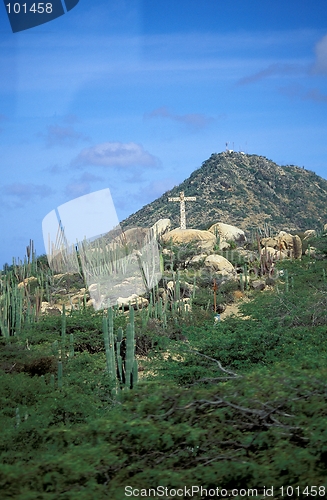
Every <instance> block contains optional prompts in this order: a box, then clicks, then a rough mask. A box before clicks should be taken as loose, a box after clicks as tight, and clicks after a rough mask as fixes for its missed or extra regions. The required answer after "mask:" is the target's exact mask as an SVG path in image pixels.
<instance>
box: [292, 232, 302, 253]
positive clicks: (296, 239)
mask: <svg viewBox="0 0 327 500" xmlns="http://www.w3.org/2000/svg"><path fill="white" fill-rule="evenodd" d="M301 257H302V240H301V238H300V236H298V235H297V234H296V235H295V236H293V258H294V259H301Z"/></svg>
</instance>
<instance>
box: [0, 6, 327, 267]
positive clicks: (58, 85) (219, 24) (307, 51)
mask: <svg viewBox="0 0 327 500" xmlns="http://www.w3.org/2000/svg"><path fill="white" fill-rule="evenodd" d="M0 63H1V64H0V68H1V69H0V71H1V78H0V151H1V174H2V175H1V177H0V201H1V206H2V210H1V212H0V228H1V246H0V267H1V266H2V265H3V264H4V263H5V262H8V263H11V262H12V258H13V257H16V258H17V257H19V258H23V257H24V255H25V248H26V245H27V244H28V243H29V240H30V239H33V240H34V243H35V247H36V251H37V254H42V253H44V251H45V249H44V246H43V239H42V219H43V218H44V217H45V216H46V214H47V213H48V212H50V211H51V210H52V209H54V208H56V207H57V206H59V205H61V204H63V203H66V202H68V201H69V200H72V199H74V198H76V197H78V196H81V195H84V194H87V193H90V192H93V191H97V190H100V189H104V188H106V187H109V188H110V190H111V194H112V198H113V200H114V203H115V206H116V210H117V214H118V217H119V220H123V219H124V218H126V217H127V216H128V215H130V214H131V213H134V212H135V211H137V210H138V209H139V208H141V207H142V206H143V205H145V204H146V203H149V202H151V201H153V200H154V199H156V198H157V197H158V196H160V195H161V194H163V193H164V192H165V191H167V190H168V189H170V188H172V187H173V186H174V185H177V184H179V183H180V182H181V181H183V180H184V179H185V178H186V177H188V176H189V175H190V173H191V172H192V171H193V170H195V169H196V168H199V167H200V166H201V164H202V162H203V161H205V160H206V159H207V158H208V157H209V156H210V155H211V154H212V153H218V152H220V151H223V150H224V149H225V148H226V146H225V144H226V142H228V143H229V145H228V147H229V148H230V149H235V150H242V151H245V152H247V153H250V154H259V155H263V156H266V157H268V158H269V159H271V160H273V161H275V162H277V163H279V164H282V165H286V164H295V165H299V166H305V168H307V169H310V170H313V171H315V172H316V173H317V174H318V175H320V176H322V177H324V178H327V4H326V2H325V1H322V0H315V2H309V1H299V0H297V1H294V0H288V1H285V0H283V1H280V0H274V1H268V0H260V1H257V0H251V1H250V0H249V1H246V0H235V1H229V0H226V1H224V2H223V1H222V0H188V1H184V0H165V1H161V0H158V1H156V2H154V1H153V0H113V1H109V0H105V1H104V0H98V1H94V0H80V2H79V3H78V5H77V6H76V7H75V8H74V9H72V10H71V11H70V12H68V13H67V14H65V15H64V16H62V17H60V18H58V19H56V20H54V21H52V22H51V23H47V24H44V25H42V26H39V27H36V28H33V29H30V30H26V31H23V32H20V33H15V34H13V33H12V32H11V29H10V25H9V21H8V19H7V17H6V10H5V7H4V5H0ZM167 216H168V217H169V206H168V204H167ZM76 217H77V218H78V214H76ZM326 222H327V221H326Z"/></svg>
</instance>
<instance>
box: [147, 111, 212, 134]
mask: <svg viewBox="0 0 327 500" xmlns="http://www.w3.org/2000/svg"><path fill="white" fill-rule="evenodd" d="M144 118H167V119H169V120H173V121H176V122H179V123H183V124H184V125H187V126H189V127H191V128H194V129H201V128H205V127H206V126H208V125H209V124H210V123H211V122H212V121H213V118H211V117H210V116H206V115H204V114H202V113H189V114H185V115H178V114H176V113H172V112H171V111H169V109H168V108H167V107H166V106H162V107H161V108H157V109H154V110H153V111H151V112H150V113H146V114H145V115H144Z"/></svg>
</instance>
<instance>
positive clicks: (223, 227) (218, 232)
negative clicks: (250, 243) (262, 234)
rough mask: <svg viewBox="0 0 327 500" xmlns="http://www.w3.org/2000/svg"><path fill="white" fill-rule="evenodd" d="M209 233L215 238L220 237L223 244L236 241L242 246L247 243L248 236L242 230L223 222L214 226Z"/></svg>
mask: <svg viewBox="0 0 327 500" xmlns="http://www.w3.org/2000/svg"><path fill="white" fill-rule="evenodd" d="M209 231H210V232H211V233H213V234H214V235H215V236H219V237H220V241H221V242H223V241H235V243H238V244H242V243H244V242H245V241H246V236H245V233H244V231H243V230H242V229H240V228H238V227H236V226H231V225H229V224H224V223H223V222H217V223H216V224H213V225H212V226H211V227H210V228H209Z"/></svg>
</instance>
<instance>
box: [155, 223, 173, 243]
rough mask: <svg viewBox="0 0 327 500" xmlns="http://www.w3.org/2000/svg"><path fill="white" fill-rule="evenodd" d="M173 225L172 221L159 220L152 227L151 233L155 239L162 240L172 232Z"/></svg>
mask: <svg viewBox="0 0 327 500" xmlns="http://www.w3.org/2000/svg"><path fill="white" fill-rule="evenodd" d="M170 227H171V223H170V219H159V220H158V221H157V222H156V223H155V224H153V226H152V227H151V233H152V234H153V237H154V238H156V239H159V238H161V236H162V235H163V234H165V233H168V231H170Z"/></svg>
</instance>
